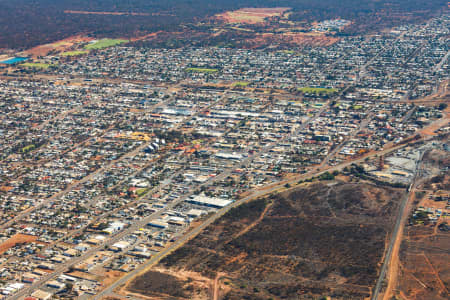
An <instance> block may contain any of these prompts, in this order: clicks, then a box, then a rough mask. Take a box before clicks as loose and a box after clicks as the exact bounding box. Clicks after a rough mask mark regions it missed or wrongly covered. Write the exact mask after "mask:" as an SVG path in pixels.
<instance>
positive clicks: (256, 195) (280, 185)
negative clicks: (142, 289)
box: [92, 144, 407, 300]
mask: <svg viewBox="0 0 450 300" xmlns="http://www.w3.org/2000/svg"><path fill="white" fill-rule="evenodd" d="M406 146H407V144H405V145H399V146H395V147H392V148H390V149H385V150H382V151H380V152H376V153H372V154H370V155H367V156H364V157H361V158H359V159H357V160H353V161H349V162H346V163H343V164H340V165H338V166H334V167H331V168H328V169H324V170H322V171H320V172H312V173H309V174H304V175H301V176H300V177H295V178H291V179H289V180H285V181H282V182H280V183H278V184H276V185H273V186H271V187H269V188H267V189H263V190H257V191H255V192H254V193H252V194H251V195H249V196H247V197H245V198H242V199H240V200H237V201H235V202H233V203H232V204H231V205H229V206H227V207H224V208H222V209H221V210H219V211H218V212H217V213H216V214H214V215H213V216H211V217H210V218H208V219H207V220H206V221H204V222H203V223H202V224H201V225H199V226H198V227H196V228H194V229H193V230H191V231H190V232H188V233H187V234H185V235H183V236H182V237H181V238H180V239H178V240H177V241H176V242H175V243H173V244H172V245H170V246H169V247H168V248H166V249H164V250H163V251H161V252H160V253H158V254H157V255H155V256H153V257H152V258H151V259H150V260H149V261H147V262H146V263H144V264H142V265H141V266H139V268H137V269H136V270H134V271H132V272H130V273H128V274H127V275H125V276H123V277H121V278H120V279H118V280H117V281H116V282H115V283H113V284H112V285H111V286H109V287H107V288H106V289H105V290H103V291H102V292H100V293H99V294H97V295H96V296H95V297H93V298H92V299H95V300H98V299H101V298H102V297H104V296H107V295H111V294H113V293H114V290H115V289H116V288H118V287H119V286H121V285H123V284H125V283H127V282H128V281H130V280H132V279H133V278H134V277H136V276H139V275H141V274H142V273H144V272H145V271H147V270H148V269H149V268H151V267H152V266H154V265H156V264H157V263H158V262H159V261H160V260H161V259H163V258H164V257H166V256H168V255H169V254H171V253H172V252H173V251H175V250H177V249H178V248H180V247H181V246H183V245H184V244H185V243H186V242H188V241H189V240H191V239H192V238H194V237H195V236H197V235H198V234H199V233H201V232H202V231H203V230H204V229H205V228H206V227H208V226H209V225H211V224H212V223H214V222H215V221H216V220H217V219H219V218H220V217H222V216H223V215H224V214H226V213H227V212H228V211H229V210H230V209H232V208H234V207H237V206H239V205H241V204H243V203H245V202H247V201H250V200H252V199H256V198H259V197H263V196H266V195H269V194H271V193H275V192H279V191H280V190H287V189H286V188H284V185H285V184H287V183H288V184H294V183H296V182H297V181H298V180H300V179H308V178H311V177H314V176H318V175H321V174H323V173H325V172H330V171H334V170H341V169H343V168H345V167H347V166H350V165H351V164H353V163H358V162H362V161H364V160H365V159H366V158H367V157H371V156H376V155H381V154H383V155H385V154H388V153H390V152H392V151H396V150H398V149H400V148H403V147H406Z"/></svg>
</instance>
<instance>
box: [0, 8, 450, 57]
mask: <svg viewBox="0 0 450 300" xmlns="http://www.w3.org/2000/svg"><path fill="white" fill-rule="evenodd" d="M446 4H447V1H446V0H377V1H375V0H339V1H337V0H321V1H318V0H276V1H275V0H219V1H210V0H195V1H194V0H165V1H160V0H127V1H124V0H123V1H122V0H101V1H100V0H58V1H54V0H14V1H12V0H0V33H1V34H0V48H29V47H32V46H36V45H38V44H43V43H46V42H51V41H55V40H59V39H62V38H66V37H69V36H71V35H75V34H79V33H84V34H92V35H95V36H110V37H133V36H138V35H143V34H146V33H151V32H155V31H159V30H163V31H172V30H177V29H179V28H180V25H183V24H189V23H197V22H198V21H200V20H203V19H204V18H206V17H208V16H212V15H214V14H216V13H220V12H224V11H228V10H235V9H239V8H243V7H277V6H278V7H279V6H282V7H291V8H292V9H293V13H292V14H291V16H290V18H291V19H292V20H324V19H328V18H336V17H342V18H346V19H351V20H355V25H354V26H353V27H352V29H351V30H350V32H349V33H356V32H361V31H365V30H367V29H368V27H370V28H371V29H374V28H378V27H380V26H388V25H391V24H397V23H399V22H414V21H419V20H422V19H424V18H427V17H429V16H430V15H431V14H433V13H435V12H437V11H438V10H440V9H442V8H444V7H445V6H446ZM110 13H114V14H110Z"/></svg>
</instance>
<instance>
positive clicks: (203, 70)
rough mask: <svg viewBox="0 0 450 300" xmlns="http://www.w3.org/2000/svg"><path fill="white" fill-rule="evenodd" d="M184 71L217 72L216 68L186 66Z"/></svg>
mask: <svg viewBox="0 0 450 300" xmlns="http://www.w3.org/2000/svg"><path fill="white" fill-rule="evenodd" d="M186 71H188V72H195V73H208V74H211V73H217V72H219V70H218V69H208V68H187V69H186Z"/></svg>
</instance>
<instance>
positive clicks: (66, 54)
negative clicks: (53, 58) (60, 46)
mask: <svg viewBox="0 0 450 300" xmlns="http://www.w3.org/2000/svg"><path fill="white" fill-rule="evenodd" d="M88 53H89V51H82V50H78V51H67V52H64V53H61V56H78V55H83V54H88Z"/></svg>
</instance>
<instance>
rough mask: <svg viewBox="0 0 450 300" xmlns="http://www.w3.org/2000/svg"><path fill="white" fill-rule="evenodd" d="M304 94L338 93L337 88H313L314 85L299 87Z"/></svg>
mask: <svg viewBox="0 0 450 300" xmlns="http://www.w3.org/2000/svg"><path fill="white" fill-rule="evenodd" d="M298 90H299V91H300V92H302V93H304V94H334V93H337V91H338V90H337V89H331V88H313V87H303V88H299V89H298Z"/></svg>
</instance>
